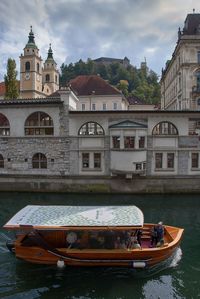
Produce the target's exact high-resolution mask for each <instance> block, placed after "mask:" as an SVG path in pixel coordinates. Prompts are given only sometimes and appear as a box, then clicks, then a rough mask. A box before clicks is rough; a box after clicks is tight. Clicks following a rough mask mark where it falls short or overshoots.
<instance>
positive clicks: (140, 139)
mask: <svg viewBox="0 0 200 299" xmlns="http://www.w3.org/2000/svg"><path fill="white" fill-rule="evenodd" d="M144 147H145V137H144V136H140V137H139V148H144Z"/></svg>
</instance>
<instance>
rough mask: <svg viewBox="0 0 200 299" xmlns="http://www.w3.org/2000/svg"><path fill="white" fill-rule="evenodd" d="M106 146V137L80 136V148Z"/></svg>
mask: <svg viewBox="0 0 200 299" xmlns="http://www.w3.org/2000/svg"><path fill="white" fill-rule="evenodd" d="M103 147H104V137H103V138H102V137H99V138H98V137H92V136H91V137H82V138H81V137H80V138H79V148H80V149H83V148H84V149H91V148H103Z"/></svg>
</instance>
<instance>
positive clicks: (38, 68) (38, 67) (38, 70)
mask: <svg viewBox="0 0 200 299" xmlns="http://www.w3.org/2000/svg"><path fill="white" fill-rule="evenodd" d="M37 72H38V73H39V72H40V65H39V63H37Z"/></svg>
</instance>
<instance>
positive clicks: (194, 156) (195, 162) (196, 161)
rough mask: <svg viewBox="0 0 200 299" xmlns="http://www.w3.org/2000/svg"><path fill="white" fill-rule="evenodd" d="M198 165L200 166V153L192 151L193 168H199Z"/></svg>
mask: <svg viewBox="0 0 200 299" xmlns="http://www.w3.org/2000/svg"><path fill="white" fill-rule="evenodd" d="M198 167H199V154H198V153H192V168H198Z"/></svg>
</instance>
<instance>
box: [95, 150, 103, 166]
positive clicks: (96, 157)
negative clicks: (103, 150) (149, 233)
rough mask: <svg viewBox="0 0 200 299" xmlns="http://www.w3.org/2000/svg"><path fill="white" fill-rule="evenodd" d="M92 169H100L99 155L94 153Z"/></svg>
mask: <svg viewBox="0 0 200 299" xmlns="http://www.w3.org/2000/svg"><path fill="white" fill-rule="evenodd" d="M94 168H101V154H100V153H94Z"/></svg>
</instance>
